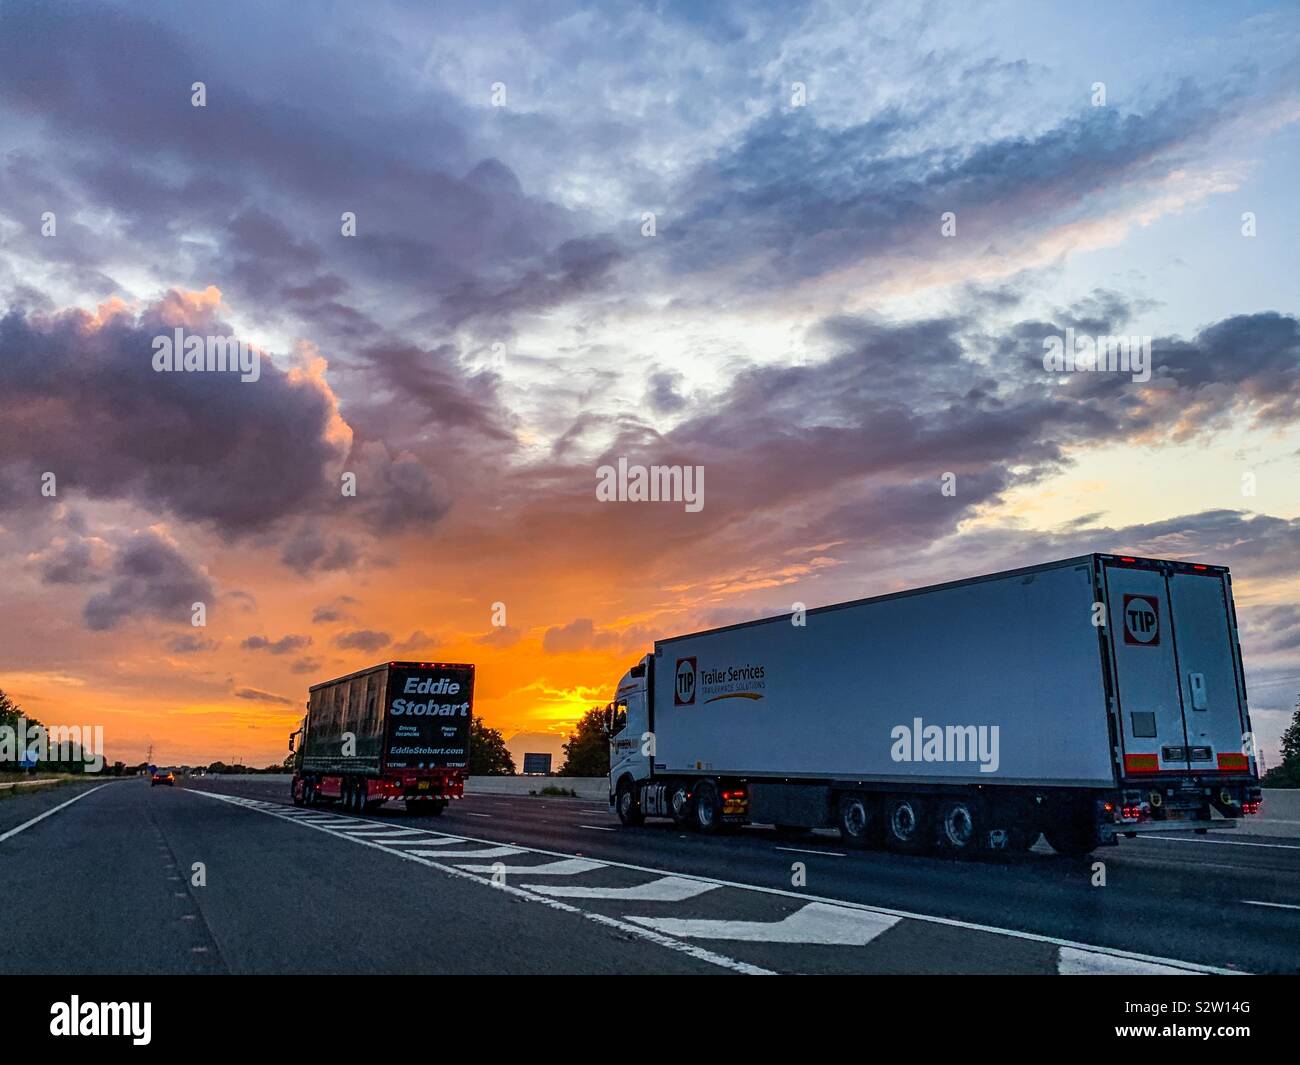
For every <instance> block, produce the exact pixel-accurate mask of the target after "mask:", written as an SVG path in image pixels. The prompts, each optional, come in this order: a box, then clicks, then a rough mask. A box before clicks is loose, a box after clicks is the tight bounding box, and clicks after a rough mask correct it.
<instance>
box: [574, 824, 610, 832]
mask: <svg viewBox="0 0 1300 1065" xmlns="http://www.w3.org/2000/svg"><path fill="white" fill-rule="evenodd" d="M577 827H578V828H589V829H591V830H592V831H593V832H617V831H618V829H616V828H610V827H609V825H578V826H577Z"/></svg>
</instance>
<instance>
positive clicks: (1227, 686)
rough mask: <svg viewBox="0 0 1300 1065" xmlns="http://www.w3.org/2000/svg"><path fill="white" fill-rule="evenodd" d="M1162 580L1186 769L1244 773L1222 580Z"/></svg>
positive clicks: (1233, 643)
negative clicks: (1184, 735)
mask: <svg viewBox="0 0 1300 1065" xmlns="http://www.w3.org/2000/svg"><path fill="white" fill-rule="evenodd" d="M1166 579H1167V580H1168V582H1169V605H1170V610H1171V616H1172V618H1173V629H1174V646H1175V648H1176V649H1177V651H1178V680H1179V684H1180V686H1181V688H1182V697H1183V724H1184V727H1185V728H1186V730H1187V743H1188V749H1187V753H1188V758H1189V761H1190V764H1191V768H1192V769H1196V770H1205V769H1222V770H1229V771H1237V772H1241V771H1244V770H1246V769H1248V768H1249V765H1248V764H1247V761H1246V756H1245V755H1244V754H1243V753H1242V746H1243V741H1244V739H1245V732H1246V727H1245V720H1246V713H1245V707H1244V706H1243V703H1244V702H1245V699H1244V697H1243V693H1242V690H1241V685H1240V684H1239V683H1238V681H1239V676H1240V675H1239V673H1238V670H1237V639H1236V636H1235V634H1234V632H1233V627H1232V621H1231V616H1232V615H1231V612H1230V608H1229V604H1228V596H1229V594H1230V592H1229V591H1228V585H1227V575H1226V574H1225V573H1223V572H1222V571H1213V570H1205V571H1192V572H1188V571H1186V570H1180V571H1177V572H1174V573H1171V574H1169V576H1168V577H1167V578H1166Z"/></svg>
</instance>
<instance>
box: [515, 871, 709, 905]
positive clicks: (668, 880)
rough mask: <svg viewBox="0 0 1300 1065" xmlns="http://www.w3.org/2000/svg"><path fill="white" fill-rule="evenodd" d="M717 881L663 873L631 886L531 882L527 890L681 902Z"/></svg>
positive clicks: (570, 896) (582, 896) (562, 895)
mask: <svg viewBox="0 0 1300 1065" xmlns="http://www.w3.org/2000/svg"><path fill="white" fill-rule="evenodd" d="M717 888H718V885H717V884H702V883H700V882H699V881H698V880H686V879H684V878H682V877H680V876H664V877H660V878H659V879H658V880H650V881H647V882H646V883H644V884H634V885H633V886H632V887H571V886H570V885H568V884H533V885H529V888H528V890H529V891H539V892H541V893H542V894H543V895H550V896H552V897H553V898H554V897H559V898H565V899H620V900H623V901H625V902H685V901H686V900H687V899H693V898H695V896H696V895H703V894H704V893H705V892H706V891H716V890H717Z"/></svg>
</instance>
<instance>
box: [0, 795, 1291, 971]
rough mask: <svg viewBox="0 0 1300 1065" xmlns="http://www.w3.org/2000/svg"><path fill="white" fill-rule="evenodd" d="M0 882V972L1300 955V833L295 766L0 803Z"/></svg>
mask: <svg viewBox="0 0 1300 1065" xmlns="http://www.w3.org/2000/svg"><path fill="white" fill-rule="evenodd" d="M1094 861H1100V862H1102V863H1104V872H1105V881H1106V883H1105V886H1104V887H1103V886H1094V884H1093V880H1094V879H1095V871H1094V869H1093V862H1094ZM196 863H201V871H202V874H203V876H202V880H203V883H199V882H198V880H199V877H198V875H197V873H196ZM801 870H802V882H799V883H796V881H798V880H800V875H799V874H800V871H801ZM0 897H2V898H4V899H5V900H6V907H5V910H6V914H5V921H6V928H5V931H4V934H3V935H0V972H4V973H38V972H49V973H87V974H93V973H226V972H231V973H304V974H308V973H329V974H340V975H345V976H346V975H366V974H379V973H408V972H409V973H425V972H431V973H441V972H473V973H527V974H533V973H539V974H540V973H556V974H559V973H735V974H763V973H771V972H776V973H1028V974H1035V973H1041V974H1044V975H1050V974H1057V973H1096V974H1107V973H1171V972H1187V973H1196V972H1203V971H1213V972H1218V971H1230V972H1252V973H1270V972H1287V973H1295V972H1300V829H1298V830H1297V835H1296V836H1269V837H1261V836H1254V835H1252V836H1244V835H1235V834H1232V833H1221V834H1218V835H1215V834H1211V835H1209V836H1200V837H1198V836H1192V835H1187V836H1182V835H1180V836H1176V837H1171V836H1164V837H1146V838H1139V839H1136V840H1123V841H1122V842H1121V844H1120V846H1119V847H1117V848H1108V849H1104V850H1100V851H1098V852H1097V854H1096V855H1095V856H1094V858H1093V859H1092V860H1084V861H1078V860H1068V859H1063V858H1059V857H1057V856H1056V855H1054V854H1053V853H1052V852H1051V851H1050V849H1048V848H1047V847H1046V845H1045V844H1043V843H1042V842H1041V841H1040V843H1039V844H1038V846H1037V847H1036V848H1035V850H1034V852H1032V853H1030V854H1027V855H1023V856H1018V857H1016V858H1013V859H1011V860H1006V859H997V860H994V859H989V860H976V861H953V860H947V859H941V858H937V857H909V856H903V855H895V854H888V853H883V852H850V851H845V850H844V849H843V848H842V847H840V846H839V841H838V839H837V837H835V836H833V835H824V834H820V833H819V834H815V835H808V836H803V837H783V836H780V835H778V834H777V833H776V832H775V831H773V830H770V829H764V828H748V829H745V830H742V831H740V832H736V833H733V834H729V835H725V836H719V837H700V836H696V835H692V834H687V833H683V832H681V831H680V830H677V829H675V828H673V827H672V826H671V825H670V824H668V823H647V824H646V825H645V826H644V827H641V828H636V829H625V828H622V827H621V826H620V825H619V824H618V821H617V819H616V818H614V817H613V815H612V814H611V812H610V811H609V809H608V807H607V806H606V805H605V804H604V803H603V802H594V801H591V800H585V799H566V798H539V797H529V796H513V795H489V794H479V795H474V796H471V797H467V798H466V799H464V800H462V801H460V802H458V803H454V804H453V805H452V807H451V808H450V809H449V810H448V811H447V813H446V814H444V815H443V816H442V817H440V818H425V817H414V816H411V815H408V814H407V813H406V812H405V810H404V809H403V808H402V807H401V805H400V804H390V806H389V807H385V808H381V809H380V810H377V811H374V812H372V813H368V814H367V815H365V816H364V817H355V816H350V815H344V814H342V813H340V812H339V811H337V810H336V809H334V808H333V807H330V806H321V807H317V808H314V809H310V810H304V809H300V808H295V807H293V806H292V805H290V804H289V802H288V798H287V786H286V785H285V783H284V780H283V778H267V779H258V778H236V779H229V778H219V777H206V778H200V779H191V780H188V781H184V780H182V781H178V782H177V786H176V787H175V788H165V787H157V788H151V787H150V786H149V783H148V781H146V780H143V779H131V780H119V781H110V782H106V783H102V784H94V783H91V784H85V785H82V784H75V785H70V786H66V787H60V788H49V789H41V792H40V793H39V794H26V795H21V796H16V797H14V798H10V799H6V800H4V801H3V802H0Z"/></svg>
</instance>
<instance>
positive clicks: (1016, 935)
mask: <svg viewBox="0 0 1300 1065" xmlns="http://www.w3.org/2000/svg"><path fill="white" fill-rule="evenodd" d="M186 790H190V789H186ZM195 794H196V795H208V796H210V797H212V798H214V799H225V798H227V796H224V795H218V794H217V793H215V792H206V791H196V792H195ZM257 801H259V802H265V803H267V804H268V805H273V806H281V807H284V806H285V805H286V804H285V803H271V802H270V801H269V800H266V799H260V800H257ZM285 820H288V821H292V820H294V818H292V817H288V818H285ZM303 823H304V824H308V825H309V827H312V828H314V827H316V826H315V825H310V822H303ZM343 838H352V837H346V836H345V837H343ZM458 838H461V839H464V840H466V841H467V842H470V843H489V844H492V845H493V846H497V847H504V846H519V844H506V843H502V842H501V841H500V840H495V839H476V838H475V837H473V836H460V837H458ZM1147 838H1148V839H1151V838H1153V837H1150V836H1148V837H1147ZM1155 838H1160V837H1155ZM357 842H358V843H364V842H366V841H365V840H357ZM1186 842H1188V843H1197V842H1200V841H1199V840H1187V841H1186ZM1215 842H1218V841H1217V840H1216V841H1215ZM1225 842H1226V841H1225ZM375 846H378V844H375ZM379 849H380V850H383V849H385V848H383V847H380V848H379ZM523 849H524V850H527V851H532V853H534V854H546V855H550V856H551V857H553V858H573V857H576V855H573V854H569V853H566V852H564V851H552V850H544V849H543V848H541V847H526V846H525V847H524V848H523ZM388 853H390V854H396V853H398V852H396V851H389V852H388ZM412 857H413V856H412ZM586 857H591V856H590V855H587V856H586ZM591 860H592V861H598V862H602V863H603V864H605V865H607V866H610V867H611V868H613V869H630V870H632V871H633V872H637V873H653V874H654V875H655V876H676V877H680V878H682V879H683V880H698V881H700V882H702V883H705V884H718V885H720V886H722V887H733V888H739V889H740V890H741V891H757V892H760V893H761V894H764V895H779V896H781V897H782V898H787V899H799V900H801V901H803V902H825V903H828V904H829V905H831V906H845V907H848V908H849V909H853V910H865V911H867V912H868V913H878V914H884V915H887V916H890V917H905V918H909V919H910V920H913V921H925V922H927V923H929V924H940V925H946V926H948V927H950V928H966V929H969V930H970V931H972V932H988V933H990V934H992V935H997V936H1010V937H1011V938H1012V939H1022V940H1025V941H1027V942H1030V943H1046V944H1048V945H1049V946H1053V947H1071V948H1072V949H1074V950H1082V951H1089V952H1091V953H1093V954H1109V955H1111V956H1112V957H1116V958H1129V959H1131V960H1133V961H1144V962H1150V963H1152V964H1154V965H1172V966H1175V967H1179V968H1183V969H1188V970H1190V971H1191V972H1198V973H1212V974H1214V975H1216V976H1245V975H1248V974H1247V973H1245V972H1244V971H1243V970H1241V969H1221V968H1218V967H1217V966H1214V965H1202V964H1201V963H1200V962H1194V961H1182V960H1180V959H1178V958H1164V957H1161V956H1159V955H1157V954H1140V953H1138V952H1137V951H1132V950H1121V949H1119V948H1118V947H1102V946H1098V945H1097V944H1095V943H1079V942H1077V941H1076V940H1073V939H1059V938H1057V937H1056V936H1045V935H1040V934H1039V933H1037V932H1021V931H1019V930H1017V929H1014V928H997V927H995V926H993V925H987V924H977V923H975V922H973V921H961V920H958V919H957V918H955V917H937V916H935V915H934V914H928V913H911V912H910V911H908V910H895V909H890V908H889V907H886V906H868V905H867V904H866V903H863V902H849V901H847V900H845V899H836V898H830V897H829V896H826V895H808V894H804V893H803V892H799V891H787V890H785V889H784V888H774V887H764V886H761V885H758V884H745V883H741V882H740V881H736V880H721V879H719V878H718V877H714V876H696V875H695V874H693V873H680V872H674V871H672V870H669V869H659V868H656V867H655V866H653V865H634V864H632V863H631V862H618V861H613V860H611V859H608V858H594V857H592V859H591ZM427 864H429V865H433V864H435V863H433V862H429V863H427ZM458 871H459V870H458ZM502 890H505V889H502ZM512 890H516V891H517V890H519V889H518V888H515V889H512ZM548 901H551V900H548ZM577 912H579V913H583V916H590V917H592V919H593V920H595V919H596V915H594V914H586V913H585V912H584V911H582V910H579V911H577ZM633 927H636V926H633ZM674 942H676V941H674Z"/></svg>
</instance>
